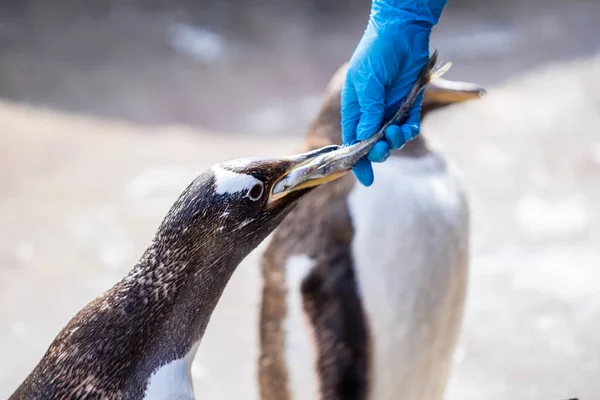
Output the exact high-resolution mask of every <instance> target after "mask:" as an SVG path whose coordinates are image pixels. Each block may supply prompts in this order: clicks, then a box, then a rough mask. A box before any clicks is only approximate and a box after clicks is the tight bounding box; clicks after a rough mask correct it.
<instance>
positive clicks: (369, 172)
mask: <svg viewBox="0 0 600 400" xmlns="http://www.w3.org/2000/svg"><path fill="white" fill-rule="evenodd" d="M352 172H353V173H354V176H356V179H358V181H359V182H360V183H361V184H362V185H364V186H371V185H372V184H373V167H372V166H371V162H370V161H369V160H368V159H367V158H366V157H364V158H361V159H360V160H358V162H357V163H356V165H355V166H354V168H353V169H352Z"/></svg>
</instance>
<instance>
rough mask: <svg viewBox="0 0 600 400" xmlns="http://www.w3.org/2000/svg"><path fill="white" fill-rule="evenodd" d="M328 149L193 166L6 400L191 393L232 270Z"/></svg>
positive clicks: (306, 185) (314, 179)
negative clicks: (107, 280) (123, 262)
mask: <svg viewBox="0 0 600 400" xmlns="http://www.w3.org/2000/svg"><path fill="white" fill-rule="evenodd" d="M335 147H336V146H333V147H332V148H325V149H319V150H315V151H312V152H307V153H304V154H300V155H296V156H290V157H283V158H277V159H262V158H252V159H241V160H237V161H230V162H226V163H222V164H218V165H215V166H213V167H212V168H210V169H208V170H207V171H205V172H204V173H202V174H201V175H200V176H199V177H198V178H196V179H195V180H194V181H193V182H192V183H191V184H190V186H188V187H187V189H186V190H185V191H184V192H183V193H182V194H181V195H180V197H179V198H178V200H177V201H176V202H175V204H174V205H173V207H172V208H171V210H170V211H169V212H168V214H167V216H166V218H165V219H164V221H163V222H162V224H161V225H160V227H159V228H158V230H157V232H156V235H155V237H154V239H153V241H152V243H151V244H150V246H149V247H148V248H147V250H146V251H145V252H144V254H143V255H142V257H141V259H140V260H139V262H138V263H137V265H135V267H134V268H133V269H132V270H131V271H130V272H129V274H128V275H127V276H125V278H123V279H122V280H121V281H120V282H118V283H117V284H116V285H115V286H113V287H112V288H111V289H109V290H108V291H107V292H106V293H104V294H103V295H101V296H100V297H98V298H96V299H95V300H93V301H92V302H91V303H89V304H88V305H87V306H85V307H84V308H83V309H82V310H81V311H80V312H79V313H78V314H77V315H76V316H75V317H74V318H73V319H72V320H71V321H70V322H69V323H68V324H67V325H66V326H65V327H64V328H63V329H62V331H61V332H60V333H59V334H58V336H57V337H56V338H55V340H54V341H53V342H52V344H51V345H50V347H49V349H48V350H47V352H46V354H45V355H44V356H43V358H42V360H41V361H40V362H39V364H38V365H37V366H36V367H35V369H34V370H33V372H32V373H31V374H30V375H29V376H28V377H27V378H26V379H25V381H24V382H23V383H22V384H21V386H20V387H19V388H18V389H17V390H16V392H15V393H14V394H13V395H12V397H11V399H15V400H16V399H107V400H112V399H119V400H120V399H132V400H134V399H135V400H139V399H153V400H167V399H179V400H188V399H193V398H194V393H193V388H192V383H191V378H190V367H191V363H192V360H193V358H194V355H195V352H196V349H197V348H198V344H199V343H200V340H201V339H202V336H203V334H204V331H205V329H206V326H207V324H208V321H209V319H210V316H211V313H212V312H213V310H214V308H215V306H216V304H217V302H218V300H219V298H220V296H221V294H222V292H223V289H224V288H225V285H226V284H227V282H228V280H229V278H230V276H231V274H232V273H233V271H234V270H235V269H236V267H237V265H238V264H239V263H240V262H241V261H242V259H243V258H244V257H245V256H246V255H247V254H248V253H250V251H251V250H253V249H254V248H255V247H256V246H257V245H258V244H259V243H260V242H261V241H262V240H263V239H264V238H265V237H266V236H267V235H268V234H270V233H271V231H272V230H273V229H274V228H275V227H276V226H277V225H278V224H279V223H280V222H281V220H282V219H283V218H284V216H285V215H286V214H287V213H288V212H289V211H290V210H291V209H292V208H293V206H294V205H295V203H296V202H297V201H298V199H300V198H301V197H302V196H304V195H305V194H307V193H308V192H310V191H311V190H312V188H314V187H315V186H317V185H320V184H322V183H325V182H327V181H329V180H332V179H335V178H337V177H339V176H340V175H341V174H343V172H345V171H342V170H340V171H335V170H334V169H332V168H330V169H329V173H328V174H327V175H325V174H323V172H322V171H318V168H316V167H318V166H319V162H320V161H319V160H324V159H322V158H319V157H320V156H321V155H322V154H324V153H328V152H331V150H332V149H335ZM313 163H316V165H314V164H313ZM311 165H312V166H313V167H315V168H312V169H311V168H307V166H311ZM342 169H344V170H347V169H348V166H347V167H346V168H342ZM311 171H312V172H311ZM311 174H312V175H311ZM281 182H285V188H282V186H281Z"/></svg>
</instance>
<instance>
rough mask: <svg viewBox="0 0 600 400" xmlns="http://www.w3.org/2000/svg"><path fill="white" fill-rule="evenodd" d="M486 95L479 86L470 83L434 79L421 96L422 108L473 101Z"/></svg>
mask: <svg viewBox="0 0 600 400" xmlns="http://www.w3.org/2000/svg"><path fill="white" fill-rule="evenodd" d="M485 94H486V92H485V89H484V88H482V87H481V86H479V85H477V84H475V83H470V82H459V81H449V80H447V79H443V78H436V79H434V80H432V81H431V82H429V83H428V84H427V87H426V88H425V94H424V96H423V108H427V107H428V105H430V104H432V105H437V106H445V105H450V104H454V103H462V102H463V101H468V100H474V99H478V98H480V97H483V96H484V95H485Z"/></svg>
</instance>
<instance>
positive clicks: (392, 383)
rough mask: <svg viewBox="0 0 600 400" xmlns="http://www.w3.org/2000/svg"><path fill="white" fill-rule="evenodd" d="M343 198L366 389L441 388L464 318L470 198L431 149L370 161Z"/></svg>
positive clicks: (401, 392) (373, 394) (379, 392)
mask: <svg viewBox="0 0 600 400" xmlns="http://www.w3.org/2000/svg"><path fill="white" fill-rule="evenodd" d="M374 172H375V182H374V184H373V185H372V186H371V187H369V188H365V187H363V186H361V185H356V187H355V188H354V189H353V191H352V193H351V195H350V197H349V200H348V204H349V209H350V213H351V216H352V221H353V224H354V228H355V234H354V240H353V248H352V251H353V260H354V267H355V270H356V278H357V284H358V287H359V292H360V296H361V298H362V302H363V307H364V310H365V314H366V318H367V323H368V326H369V331H370V334H371V338H372V343H371V345H372V358H371V371H370V377H369V378H370V379H369V382H370V396H369V398H370V399H373V400H388V399H389V400H397V399H402V400H437V399H440V398H442V396H443V391H444V389H445V386H446V381H447V376H448V371H449V367H450V364H451V361H452V355H453V351H454V347H455V344H456V339H457V335H458V330H459V326H460V323H461V320H462V312H463V307H464V297H465V291H466V280H467V268H468V237H469V234H468V232H469V227H468V225H469V223H468V206H467V204H466V199H465V195H464V193H463V191H462V187H461V185H460V183H459V180H458V179H457V178H456V177H455V176H454V175H453V174H451V173H450V172H448V170H447V168H446V167H445V164H444V161H443V160H442V159H441V158H440V156H439V155H438V154H435V153H432V154H430V155H428V156H426V157H422V158H412V159H411V158H399V157H394V158H390V159H389V160H387V161H386V162H385V163H382V164H374Z"/></svg>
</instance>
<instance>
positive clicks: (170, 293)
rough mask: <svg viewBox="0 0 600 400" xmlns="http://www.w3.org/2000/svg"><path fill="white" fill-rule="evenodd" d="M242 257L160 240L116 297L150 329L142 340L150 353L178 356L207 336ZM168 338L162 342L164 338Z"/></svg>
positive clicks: (132, 272) (151, 246) (145, 254)
mask: <svg viewBox="0 0 600 400" xmlns="http://www.w3.org/2000/svg"><path fill="white" fill-rule="evenodd" d="M242 259H243V257H237V256H236V255H235V254H233V255H231V254H228V253H227V252H226V251H224V252H222V253H221V254H218V253H217V252H216V251H215V250H210V249H203V248H199V249H195V248H185V247H184V248H177V249H173V248H169V247H167V246H165V245H164V244H162V243H161V242H160V241H159V240H156V239H155V241H154V242H153V243H152V244H151V245H150V247H149V248H148V249H147V250H146V252H145V253H144V255H143V256H142V258H141V259H140V261H139V263H138V264H137V265H136V266H135V267H134V268H133V269H132V270H131V272H130V273H129V274H128V275H127V276H126V277H125V278H124V279H123V280H122V281H121V282H120V283H119V284H118V285H117V286H116V287H115V289H116V292H117V293H118V296H115V297H116V298H117V299H118V301H119V302H120V303H121V304H123V305H125V307H126V309H132V310H135V313H133V314H134V315H132V318H133V317H135V318H136V320H137V323H138V324H140V325H141V324H143V325H144V326H146V327H147V329H148V330H149V331H150V332H151V334H148V335H147V336H144V335H142V336H141V338H143V339H142V340H146V343H140V345H141V346H143V347H145V348H146V349H147V351H148V353H149V354H152V353H157V354H160V356H159V357H162V358H169V357H171V356H175V357H176V358H180V357H181V356H182V355H183V354H185V353H187V352H188V351H189V350H190V349H191V348H192V347H193V346H194V345H196V344H197V343H199V342H200V341H201V339H202V337H203V335H204V332H205V329H206V326H207V324H208V322H209V320H210V316H211V314H212V312H213V311H214V309H215V307H216V305H217V302H218V300H219V298H220V297H221V294H222V293H223V290H224V289H225V286H226V285H227V282H228V281H229V279H230V277H231V275H232V274H233V272H234V271H235V269H236V267H237V266H238V264H239V263H240V262H241V260H242ZM167 337H168V338H169V340H164V338H167Z"/></svg>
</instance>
